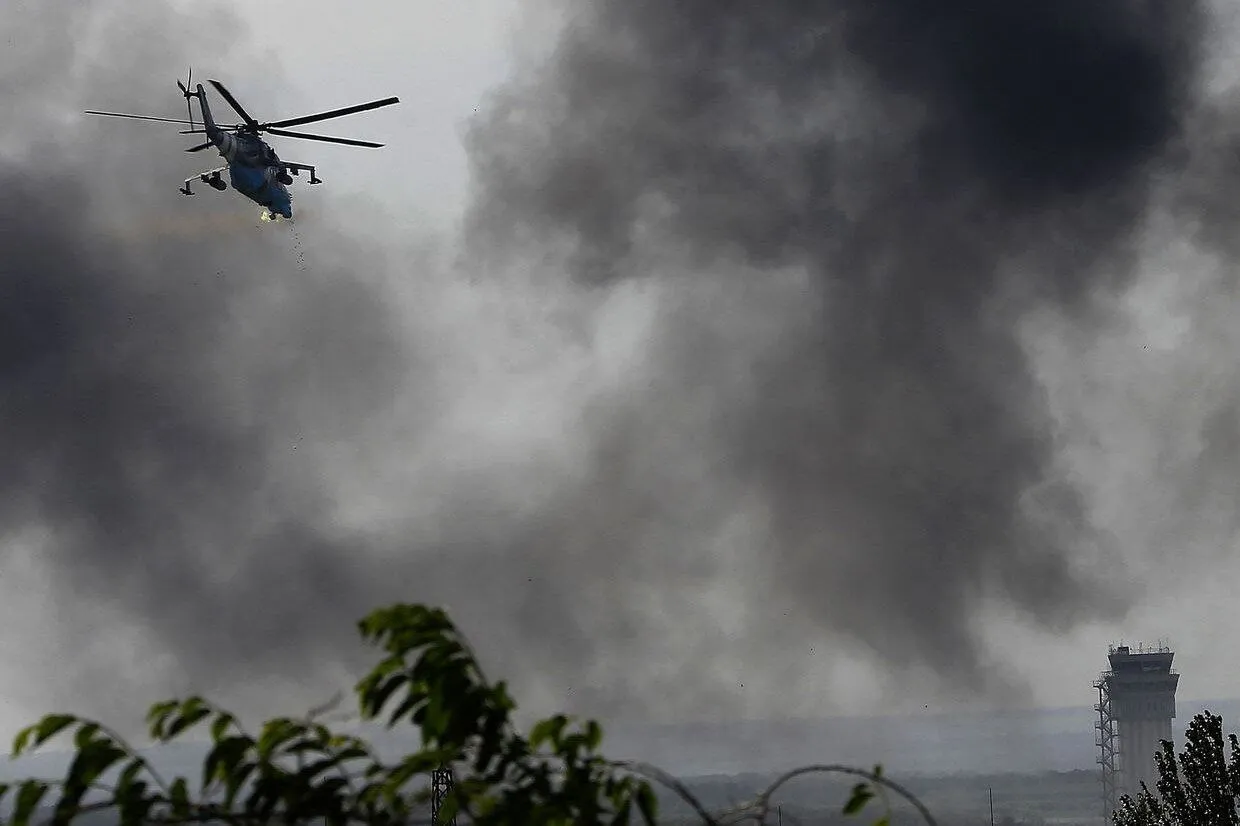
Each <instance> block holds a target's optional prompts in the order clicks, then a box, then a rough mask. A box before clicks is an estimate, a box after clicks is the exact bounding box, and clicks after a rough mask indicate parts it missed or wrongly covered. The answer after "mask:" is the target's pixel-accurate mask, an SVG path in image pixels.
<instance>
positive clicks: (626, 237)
mask: <svg viewBox="0 0 1240 826" xmlns="http://www.w3.org/2000/svg"><path fill="white" fill-rule="evenodd" d="M1202 16H1203V10H1202V8H1201V7H1200V5H1199V4H1198V3H1194V2H1187V3H1175V4H1149V3H1142V2H1129V0H1094V1H1093V2H1075V0H1073V1H1069V0H1063V2H1058V1H1056V2H1049V3H1016V2H995V3H985V4H978V3H967V2H957V1H956V0H945V2H937V3H921V2H909V1H907V0H879V2H872V0H865V2H860V1H858V2H850V0H818V1H817V2H810V1H809V0H786V1H779V2H770V3H762V4H752V3H733V2H725V3H719V2H695V1H694V0H689V1H688V2H682V3H660V2H643V0H594V2H584V3H575V4H573V8H572V14H571V15H569V22H568V23H567V25H566V28H565V30H564V32H563V34H562V37H561V40H560V42H559V44H558V49H557V51H556V53H555V56H554V58H553V60H552V61H551V62H550V63H549V64H547V65H545V66H537V67H530V68H529V69H528V71H527V72H526V74H525V76H524V77H523V78H522V79H521V80H520V81H518V82H514V83H513V84H512V85H511V86H510V87H509V88H508V89H506V90H505V91H504V92H503V93H502V94H500V95H498V96H497V97H496V99H495V101H494V104H493V106H492V109H491V113H490V116H489V118H488V119H487V120H486V121H485V122H483V123H481V124H480V125H479V126H478V128H477V129H476V130H475V132H474V133H473V135H472V140H473V143H472V146H473V148H474V150H475V159H476V161H477V163H476V169H477V172H478V175H479V179H478V183H479V185H478V197H477V201H476V209H475V211H474V213H473V216H472V219H473V224H472V226H473V231H474V233H475V238H477V239H485V242H486V247H487V249H488V250H494V249H500V250H504V251H505V252H506V253H508V254H513V253H514V252H516V251H522V250H524V251H526V252H528V251H530V250H537V249H539V248H542V249H544V250H550V251H552V253H553V255H559V256H561V257H562V258H563V260H564V261H566V265H567V266H569V267H570V268H571V269H572V271H573V272H574V273H575V274H576V275H577V277H578V278H579V279H580V280H581V281H582V282H583V283H587V284H594V285H604V284H610V283H617V282H621V281H624V280H626V279H630V278H637V279H646V280H654V281H656V282H659V283H661V284H665V285H667V286H666V289H667V290H668V291H670V293H671V294H674V295H676V296H678V297H679V298H680V301H679V303H671V304H669V307H668V309H667V310H666V313H665V316H666V323H664V324H663V325H662V326H660V327H659V328H658V330H659V333H658V338H657V344H656V346H655V350H654V353H653V355H652V356H651V362H652V364H654V365H655V367H654V368H653V369H654V370H656V371H657V375H658V377H659V378H658V380H657V381H655V382H653V383H651V382H650V381H649V379H648V378H647V377H645V376H643V378H642V382H643V383H644V384H646V385H647V386H650V387H651V389H650V392H649V393H646V392H643V391H644V389H645V388H639V387H636V386H635V387H634V388H633V389H634V392H635V393H636V397H635V398H636V400H635V401H633V402H632V403H631V404H629V405H626V406H624V409H623V410H621V411H620V412H615V411H612V412H611V413H610V414H609V415H610V417H611V418H610V422H609V424H608V426H607V429H606V432H607V433H608V434H609V439H608V441H606V442H604V444H606V445H607V447H606V448H604V449H601V450H599V451H598V452H597V454H596V457H595V464H594V466H593V470H592V472H591V474H590V477H589V483H588V484H587V485H586V486H584V487H582V488H580V490H581V493H580V496H581V497H582V498H583V499H585V500H587V501H588V502H590V503H607V504H602V505H595V506H594V508H591V507H588V506H584V505H583V506H581V507H578V508H576V510H577V512H578V513H579V514H580V515H579V517H578V519H579V520H581V521H582V522H584V523H585V524H586V525H588V526H589V527H588V528H584V527H578V528H577V530H579V531H582V532H583V534H584V536H583V538H582V540H581V541H582V543H583V544H594V545H596V546H597V547H598V554H599V556H598V557H597V558H594V559H593V561H592V562H590V563H589V564H590V565H601V566H604V567H606V566H607V565H608V563H603V562H599V561H598V560H599V559H608V558H610V552H609V549H616V550H617V552H618V551H619V549H631V548H633V547H634V546H640V544H641V543H642V541H643V537H645V536H647V535H648V534H649V533H650V532H651V531H652V527H653V526H658V525H671V524H676V523H677V522H678V521H679V520H681V519H683V520H686V521H694V520H698V521H697V523H696V524H698V525H699V526H700V525H701V524H703V520H711V519H713V520H716V524H721V523H722V521H723V520H724V519H725V518H726V516H727V515H728V514H729V513H738V512H741V511H745V512H748V513H752V514H761V517H760V519H761V522H762V524H763V525H764V528H763V530H761V531H759V535H758V540H757V543H758V544H757V545H756V547H755V549H754V556H756V557H757V558H758V561H757V563H756V564H757V566H758V567H759V568H760V569H761V571H760V581H761V580H769V591H768V593H767V595H766V598H767V599H769V600H770V602H769V603H767V604H766V606H765V610H764V611H759V612H758V614H759V616H756V617H755V618H754V623H755V625H754V626H753V627H751V631H752V633H754V634H757V635H759V636H767V637H768V639H770V640H771V641H772V642H774V641H776V640H778V639H779V632H778V630H777V628H775V627H771V626H772V625H776V626H777V625H778V623H779V622H781V621H783V619H782V617H784V616H786V615H787V613H788V612H791V614H792V615H793V616H794V617H799V618H803V619H804V618H809V619H810V620H811V621H812V622H813V624H814V625H815V626H817V627H818V628H820V629H822V630H823V631H825V632H828V633H832V634H837V635H841V636H843V637H845V638H847V639H851V640H853V641H854V642H856V643H859V644H861V645H862V646H863V647H864V648H866V649H868V650H869V651H871V652H872V653H873V654H874V655H876V657H877V658H878V659H879V660H880V661H881V662H882V663H883V665H884V667H885V668H887V669H891V670H894V672H895V673H900V672H901V671H903V670H904V669H905V668H907V667H910V666H926V667H929V668H930V669H932V670H934V671H936V672H938V673H939V674H940V675H942V676H948V677H949V679H950V680H952V681H959V684H960V685H965V684H973V685H976V684H977V683H978V682H979V681H981V682H982V683H983V684H984V683H986V682H987V681H988V680H993V679H995V675H994V674H990V673H988V668H989V666H988V663H989V662H990V661H991V659H990V657H989V654H988V652H986V651H985V650H984V647H983V646H982V645H981V644H980V642H979V641H978V629H977V626H976V620H977V615H978V611H979V606H980V604H981V602H982V600H983V599H994V598H998V599H1000V600H1003V601H1005V602H1007V603H1008V604H1010V605H1011V606H1012V607H1013V608H1014V609H1015V610H1017V611H1018V612H1020V613H1022V614H1024V615H1026V616H1028V617H1029V618H1031V619H1032V621H1033V622H1034V623H1036V624H1037V625H1039V626H1042V627H1045V628H1048V629H1054V630H1062V629H1066V628H1068V627H1071V626H1072V625H1074V624H1075V623H1077V622H1080V621H1084V620H1087V619H1094V618H1098V617H1099V615H1102V616H1115V615H1117V613H1118V612H1120V611H1122V610H1123V609H1124V607H1125V604H1126V597H1127V596H1130V595H1126V594H1125V593H1124V592H1123V591H1122V589H1118V588H1116V587H1115V582H1114V580H1113V581H1111V582H1105V581H1102V580H1101V578H1100V577H1098V576H1097V575H1096V573H1097V566H1098V563H1099V561H1100V560H1101V559H1103V558H1105V555H1106V554H1105V552H1106V551H1107V547H1106V546H1107V538H1106V536H1105V535H1101V534H1099V532H1097V531H1096V530H1095V529H1094V527H1093V526H1092V525H1091V521H1090V519H1089V514H1088V508H1087V505H1086V502H1085V501H1084V498H1083V495H1082V493H1081V491H1080V490H1078V489H1077V488H1076V487H1075V486H1074V484H1073V483H1072V482H1071V481H1070V480H1069V479H1068V478H1066V477H1065V476H1064V475H1063V474H1062V473H1061V469H1060V468H1059V467H1058V466H1057V464H1056V447H1057V445H1056V434H1055V429H1054V425H1053V422H1052V421H1051V418H1050V415H1049V412H1048V410H1047V407H1046V403H1045V399H1044V397H1043V395H1042V390H1041V388H1040V386H1039V384H1038V383H1037V382H1036V381H1035V380H1034V378H1033V376H1032V375H1031V372H1030V369H1029V365H1028V363H1027V357H1026V355H1025V353H1024V351H1023V350H1022V347H1021V343H1020V341H1019V339H1018V336H1017V333H1018V329H1019V324H1020V322H1021V319H1022V317H1023V314H1024V313H1026V312H1028V311H1029V310H1031V309H1033V308H1047V307H1049V308H1053V309H1055V310H1057V311H1060V312H1062V313H1063V314H1065V315H1067V316H1069V317H1071V318H1075V319H1077V320H1089V319H1091V318H1094V317H1096V316H1097V314H1098V313H1099V312H1101V310H1102V308H1104V307H1105V305H1106V299H1107V297H1108V296H1111V295H1114V294H1115V293H1116V292H1117V291H1118V290H1120V289H1122V288H1123V287H1124V286H1126V285H1127V284H1128V283H1129V281H1130V279H1131V278H1132V276H1133V272H1134V264H1135V253H1134V248H1133V244H1134V239H1135V234H1136V233H1137V231H1138V230H1139V229H1140V228H1141V226H1142V220H1143V218H1144V216H1145V215H1146V213H1147V207H1148V204H1149V200H1150V192H1151V181H1152V180H1153V176H1154V175H1155V174H1156V173H1158V172H1160V171H1166V170H1168V169H1171V168H1172V167H1173V165H1174V163H1175V161H1174V160H1173V158H1172V155H1171V150H1172V149H1174V148H1175V147H1176V146H1177V145H1178V143H1177V142H1178V141H1180V139H1181V138H1182V136H1183V133H1184V128H1185V124H1186V118H1187V116H1188V114H1189V113H1190V111H1191V110H1192V105H1193V101H1194V96H1195V94H1196V93H1197V90H1198V86H1199V74H1200V64H1201V55H1200V54H1199V52H1200V42H1201V41H1200V37H1201V32H1202ZM740 291H747V292H748V297H746V298H739V297H738V296H740V295H742V293H741V292H740ZM721 294H723V295H730V296H732V297H733V298H735V299H736V302H735V303H733V304H731V305H729V304H728V303H727V302H726V301H721V300H720V299H719V296H720V295H721ZM737 304H739V305H740V306H737ZM776 313H778V314H782V316H772V314H776ZM635 385H636V382H635ZM686 398H688V399H690V400H691V402H690V403H688V404H686ZM671 428H676V429H677V430H678V431H679V434H678V435H679V436H680V439H681V440H682V441H679V443H676V444H672V443H669V444H666V445H664V447H666V449H665V450H658V451H652V453H653V454H654V455H650V456H643V446H646V445H649V444H651V443H652V442H653V441H654V440H656V439H659V438H661V437H662V436H663V435H666V431H668V430H669V429H671ZM703 444H705V445H706V446H705V447H701V445H703ZM699 452H700V453H702V454H704V455H705V456H707V457H709V458H710V464H709V467H708V469H707V470H706V471H705V472H703V473H702V474H701V475H695V474H694V473H692V472H690V473H686V471H685V469H684V468H683V467H677V465H679V464H682V463H685V462H688V461H692V458H693V457H694V456H695V455H699ZM643 459H644V460H643ZM684 477H688V478H684ZM712 496H715V497H716V498H715V499H714V500H713V502H712V504H713V508H712V509H710V510H706V511H704V510H702V509H699V508H694V507H693V506H692V505H691V504H690V503H692V502H695V501H696V500H698V499H703V498H707V499H709V498H710V497H712ZM617 501H619V502H622V503H625V507H626V508H627V510H625V511H623V512H621V513H618V512H617V511H616V509H615V508H614V507H613V504H614V503H615V502H617ZM746 509H747V510H746ZM617 517H619V518H617ZM755 518H758V517H755ZM706 523H707V524H709V522H706ZM701 535H702V533H699V537H700V536H701ZM680 538H681V539H683V538H684V537H680ZM547 544H548V545H550V546H552V547H557V546H558V543H557V542H554V541H553V542H549V543H547ZM662 553H663V554H665V556H666V559H665V560H664V564H666V565H667V566H669V568H672V567H675V566H676V565H677V564H678V563H677V561H676V560H678V559H683V558H684V557H685V556H686V555H691V554H692V551H691V550H688V549H686V548H685V547H684V546H682V545H678V544H675V543H666V544H665V545H664V548H663V551H662ZM584 566H585V563H583V567H584ZM609 573H610V574H613V575H617V576H620V577H622V578H623V577H625V575H624V574H620V573H619V572H611V571H610V570H609ZM646 575H647V576H649V577H651V578H655V577H657V576H658V574H657V573H656V572H655V571H653V570H651V571H648V572H647V573H646ZM756 575H757V574H756ZM629 576H632V574H629ZM750 607H752V603H751V604H750ZM764 623H765V627H764ZM789 627H791V626H789Z"/></svg>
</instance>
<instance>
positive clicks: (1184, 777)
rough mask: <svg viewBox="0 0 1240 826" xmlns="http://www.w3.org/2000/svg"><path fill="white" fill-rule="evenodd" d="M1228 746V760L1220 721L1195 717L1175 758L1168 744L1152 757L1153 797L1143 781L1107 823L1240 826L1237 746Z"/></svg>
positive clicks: (1121, 825) (1123, 825)
mask: <svg viewBox="0 0 1240 826" xmlns="http://www.w3.org/2000/svg"><path fill="white" fill-rule="evenodd" d="M1226 739H1227V741H1228V742H1230V743H1231V760H1230V761H1229V760H1228V759H1227V753H1226V748H1225V745H1224V738H1223V718H1222V717H1220V716H1217V715H1214V714H1211V713H1210V712H1209V711H1206V712H1205V713H1203V714H1198V715H1197V716H1196V717H1194V718H1193V719H1192V721H1191V722H1190V723H1189V724H1188V729H1187V731H1186V732H1185V734H1184V743H1185V745H1184V751H1183V752H1182V753H1181V754H1180V756H1179V757H1178V759H1177V757H1176V754H1175V750H1174V748H1173V747H1172V745H1171V743H1170V742H1169V741H1167V740H1163V741H1162V750H1161V751H1160V752H1159V753H1158V754H1156V755H1155V757H1154V759H1155V761H1156V763H1157V766H1158V775H1159V779H1158V783H1157V788H1158V795H1157V796H1155V795H1154V794H1153V793H1152V792H1151V791H1150V789H1149V787H1148V786H1147V785H1146V784H1145V783H1144V782H1142V783H1141V791H1140V792H1139V793H1138V794H1137V796H1136V798H1135V799H1134V798H1132V797H1131V796H1129V795H1124V796H1123V798H1121V799H1120V803H1119V807H1118V808H1116V810H1115V812H1114V814H1113V815H1112V819H1113V820H1114V822H1115V826H1207V824H1208V826H1240V813H1238V811H1237V801H1238V800H1240V742H1238V741H1237V738H1236V735H1235V734H1231V735H1228V736H1227V738H1226Z"/></svg>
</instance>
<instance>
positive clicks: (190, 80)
mask: <svg viewBox="0 0 1240 826" xmlns="http://www.w3.org/2000/svg"><path fill="white" fill-rule="evenodd" d="M177 86H178V87H180V89H181V94H183V95H185V111H186V112H188V113H189V128H190V129H194V128H195V124H194V106H193V104H192V103H190V98H195V97H198V93H197V92H191V91H190V89H193V88H194V67H193V66H190V67H189V75H188V76H187V77H186V79H185V82H184V83H182V82H181V80H180V78H178V79H177Z"/></svg>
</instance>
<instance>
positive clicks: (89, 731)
mask: <svg viewBox="0 0 1240 826" xmlns="http://www.w3.org/2000/svg"><path fill="white" fill-rule="evenodd" d="M98 733H99V724H98V723H86V724H84V725H82V726H81V727H80V728H78V730H77V734H75V735H73V744H74V745H75V746H77V747H78V749H85V748H89V747H90V745H91V743H93V742H95V735H96V734H98ZM105 742H106V741H105Z"/></svg>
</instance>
